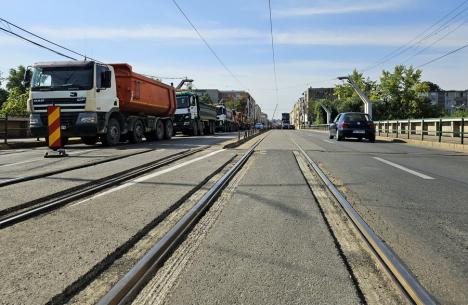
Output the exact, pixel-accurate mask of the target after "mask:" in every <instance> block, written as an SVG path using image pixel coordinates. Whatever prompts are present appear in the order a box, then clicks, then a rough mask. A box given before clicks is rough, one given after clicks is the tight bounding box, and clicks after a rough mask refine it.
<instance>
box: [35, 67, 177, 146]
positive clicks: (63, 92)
mask: <svg viewBox="0 0 468 305" xmlns="http://www.w3.org/2000/svg"><path fill="white" fill-rule="evenodd" d="M30 84H31V91H30V98H29V100H28V110H29V111H30V112H31V116H30V130H31V134H32V135H33V136H35V137H46V136H47V107H48V106H60V107H61V130H62V132H61V134H62V143H66V141H67V139H68V138H69V137H81V139H82V140H83V142H84V143H86V144H89V145H93V144H96V143H97V142H98V141H101V142H102V144H104V145H115V144H117V143H118V142H121V141H127V140H128V141H130V142H132V143H138V142H141V141H142V140H143V138H146V140H162V139H170V138H171V137H172V136H173V133H174V131H173V117H174V112H175V110H176V97H175V89H174V88H173V87H172V86H170V85H166V84H164V83H162V82H159V81H157V80H154V79H151V78H148V77H146V76H143V75H141V74H137V73H135V72H133V71H132V67H131V66H130V65H128V64H102V63H98V62H94V61H66V62H47V63H38V64H35V65H34V69H33V74H32V79H31V80H30Z"/></svg>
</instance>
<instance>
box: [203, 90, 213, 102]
mask: <svg viewBox="0 0 468 305" xmlns="http://www.w3.org/2000/svg"><path fill="white" fill-rule="evenodd" d="M200 100H201V101H202V102H203V103H205V104H213V101H212V100H211V97H210V95H209V94H208V93H207V92H205V93H204V94H203V95H202V96H201V97H200Z"/></svg>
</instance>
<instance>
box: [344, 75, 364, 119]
mask: <svg viewBox="0 0 468 305" xmlns="http://www.w3.org/2000/svg"><path fill="white" fill-rule="evenodd" d="M338 79H339V80H347V81H348V83H349V84H350V85H351V87H353V89H354V91H356V93H357V95H359V97H360V98H361V101H362V102H363V103H364V112H365V113H367V114H368V115H369V118H370V119H371V120H372V102H371V101H370V100H369V98H368V97H367V95H366V94H365V93H364V92H362V90H361V89H360V88H359V86H358V85H357V84H356V83H355V82H354V81H353V79H352V78H351V77H349V76H340V77H338Z"/></svg>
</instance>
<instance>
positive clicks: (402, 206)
mask: <svg viewBox="0 0 468 305" xmlns="http://www.w3.org/2000/svg"><path fill="white" fill-rule="evenodd" d="M291 136H292V137H293V138H294V139H295V141H296V142H297V143H298V144H299V145H301V146H302V147H303V149H304V150H306V151H307V153H308V155H309V156H310V157H311V158H312V159H313V160H314V161H316V162H318V163H319V164H320V165H321V167H322V169H324V170H325V171H327V172H328V173H329V174H330V176H331V177H333V178H335V184H336V185H339V186H341V187H340V188H341V189H342V190H343V191H344V193H345V195H346V196H347V198H348V200H349V201H351V203H353V205H354V207H355V208H356V209H357V210H358V211H359V213H360V214H361V216H363V218H364V220H365V221H366V222H367V223H368V224H369V225H370V226H371V227H372V229H374V231H376V233H377V234H378V235H379V236H380V237H381V238H382V239H383V240H384V241H385V242H386V243H387V244H388V245H389V246H390V247H391V248H392V249H393V250H394V251H395V252H396V253H397V255H398V256H399V257H400V258H401V259H402V260H403V262H405V263H406V264H407V266H408V267H409V269H410V270H411V271H412V272H413V273H414V274H415V275H416V277H417V278H418V280H419V281H420V282H421V283H422V284H423V286H425V288H426V289H427V290H429V292H431V293H432V294H433V295H434V296H435V298H436V299H437V300H438V301H439V302H440V303H441V304H466V303H467V300H468V155H467V154H463V153H457V152H450V151H442V150H435V149H427V148H419V147H416V146H411V145H407V144H401V143H392V142H379V141H377V142H376V143H368V142H365V141H364V142H358V141H353V140H349V141H345V142H337V141H335V140H330V139H328V134H326V133H319V132H313V131H295V132H293V133H291Z"/></svg>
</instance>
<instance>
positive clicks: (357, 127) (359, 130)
mask: <svg viewBox="0 0 468 305" xmlns="http://www.w3.org/2000/svg"><path fill="white" fill-rule="evenodd" d="M329 131H330V139H333V138H334V137H336V140H337V141H342V140H344V139H346V138H357V139H359V140H362V139H364V138H365V139H368V140H369V141H370V142H375V126H374V123H373V122H372V121H371V120H370V119H369V116H368V115H367V114H365V113H361V112H344V113H340V114H338V116H337V117H336V118H335V121H334V122H333V123H332V124H330V129H329Z"/></svg>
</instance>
